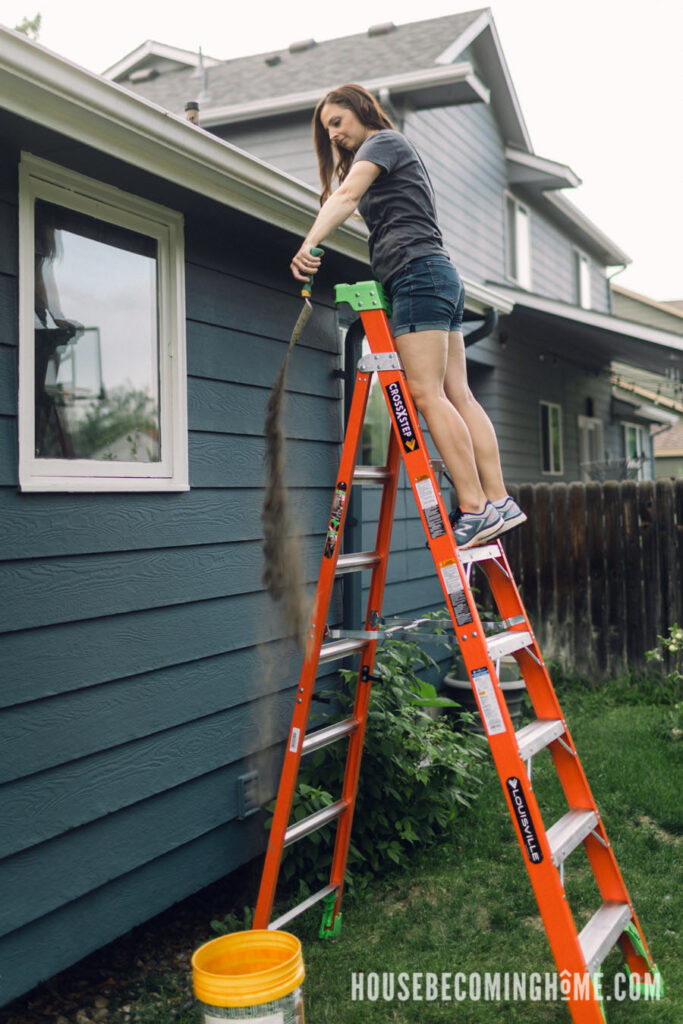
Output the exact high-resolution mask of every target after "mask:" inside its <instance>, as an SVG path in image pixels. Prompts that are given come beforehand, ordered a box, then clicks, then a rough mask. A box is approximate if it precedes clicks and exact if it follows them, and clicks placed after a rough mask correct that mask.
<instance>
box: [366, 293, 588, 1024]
mask: <svg viewBox="0 0 683 1024" xmlns="http://www.w3.org/2000/svg"><path fill="white" fill-rule="evenodd" d="M361 318H362V320H363V324H364V327H365V332H366V336H367V338H368V342H369V344H370V348H371V350H372V352H373V353H377V354H380V353H392V352H395V351H396V349H395V346H394V339H393V337H392V335H391V331H390V327H389V322H388V319H387V317H386V314H385V313H384V311H383V310H371V311H367V312H362V313H361ZM377 373H378V376H379V379H380V382H381V384H382V387H383V392H384V397H385V400H386V402H387V405H388V408H389V413H390V417H391V421H392V427H393V431H394V432H395V434H396V437H397V439H398V440H399V442H400V449H401V454H402V456H403V461H404V464H405V467H406V472H407V474H408V478H409V480H410V483H411V487H412V489H413V492H414V495H415V499H416V504H417V507H418V510H419V512H420V517H421V519H422V522H423V526H424V529H425V535H426V536H427V538H428V544H429V548H430V550H431V553H432V557H433V558H434V561H435V564H436V567H437V569H438V571H439V580H440V583H441V586H442V589H443V591H444V595H445V597H446V601H447V605H448V608H449V612H450V614H451V618H452V620H453V626H454V630H455V634H456V637H457V639H458V642H459V644H460V649H461V651H462V653H463V658H464V661H465V666H466V668H467V671H468V674H469V675H470V678H471V679H472V671H473V670H475V671H477V670H478V671H482V670H485V671H486V672H487V673H488V676H489V679H490V680H491V681H492V683H493V696H494V699H495V700H496V701H497V704H498V712H499V715H500V716H501V718H502V719H503V722H504V726H505V728H504V731H503V732H501V733H499V734H498V735H493V736H492V735H489V736H488V739H489V745H490V747H491V752H492V755H493V759H494V763H495V765H496V769H497V772H498V776H499V779H500V782H501V786H502V788H503V793H504V795H505V799H506V801H507V804H508V810H509V812H510V816H511V818H512V820H513V823H514V825H515V831H516V834H517V838H518V841H519V844H520V846H521V848H522V852H523V855H524V860H525V865H526V868H527V871H528V874H529V878H530V881H531V884H532V888H533V890H534V893H535V895H536V899H537V902H538V905H539V910H540V912H541V916H542V918H543V921H544V925H545V927H546V931H547V932H548V935H549V938H550V940H551V949H552V952H553V956H554V957H555V962H556V964H557V967H558V971H561V970H567V969H568V970H570V971H571V972H572V973H573V974H576V975H577V976H579V975H582V974H583V973H584V971H585V960H584V957H583V953H582V951H581V946H580V944H579V940H578V932H577V929H576V925H575V923H574V919H573V916H572V913H571V910H570V908H569V906H568V903H567V900H566V898H565V894H564V887H563V885H562V882H561V879H560V875H559V872H558V870H557V868H556V867H555V865H554V864H553V862H552V858H551V851H550V846H549V843H548V840H547V837H546V831H545V827H544V825H543V821H542V818H541V814H540V809H539V807H538V804H537V802H536V798H535V796H534V793H533V791H532V790H531V786H530V783H529V780H528V776H527V772H526V767H525V765H524V763H523V762H522V760H521V758H520V756H519V751H518V749H517V743H516V740H515V735H514V728H513V726H512V721H511V719H510V716H509V713H508V710H507V705H506V703H505V700H504V699H503V696H502V693H501V691H500V686H499V684H498V679H497V673H496V671H495V668H494V665H493V662H492V660H491V658H490V656H489V653H488V649H487V647H486V640H485V634H484V630H483V628H482V626H481V620H480V618H479V613H478V610H477V608H476V604H475V601H474V597H473V595H472V593H471V590H470V587H469V583H468V580H467V577H466V575H465V571H464V569H463V567H462V565H461V564H460V560H459V559H458V558H457V557H455V558H454V557H453V556H454V554H457V548H456V545H455V539H454V536H453V533H452V529H451V527H450V522H449V520H448V515H447V513H446V509H445V505H444V503H443V500H442V497H441V494H440V491H439V488H438V485H437V482H436V478H435V476H434V473H433V471H432V468H431V464H430V459H429V455H428V452H427V448H426V445H425V442H424V437H423V434H422V431H421V429H420V426H419V422H418V416H417V410H416V408H415V405H414V403H413V401H412V397H411V395H410V392H409V390H408V387H407V383H406V378H405V374H404V373H403V371H402V370H397V369H388V370H382V369H378V370H377ZM396 384H398V385H399V389H398V391H397V390H396ZM392 390H393V392H394V395H393V397H392V394H391V392H392ZM399 403H400V406H401V408H400V410H399V409H398V408H397V406H398V404H399ZM406 417H407V419H406ZM413 439H414V440H415V442H416V443H414V444H412V443H411V442H412V441H413ZM425 478H428V479H429V480H430V482H431V485H432V488H433V491H434V493H435V494H436V501H437V505H438V510H439V515H440V518H441V522H440V523H439V522H438V517H436V521H435V519H434V518H431V522H430V520H428V519H427V515H426V514H425V508H424V500H423V495H422V494H421V493H420V489H419V487H418V481H419V480H424V479H425ZM507 572H508V581H509V582H511V576H510V575H509V567H507ZM501 576H502V574H501ZM499 597H500V599H501V601H502V603H503V604H504V606H505V608H506V609H508V608H509V609H513V610H510V611H508V610H506V611H505V612H503V611H502V609H501V614H503V617H504V618H508V617H512V616H513V615H516V614H518V613H519V612H520V610H521V611H522V612H523V611H524V609H523V608H522V606H521V601H520V599H519V595H518V594H517V592H516V588H514V584H513V585H512V589H511V590H508V593H507V595H504V594H503V593H500V594H499ZM524 618H525V620H526V622H527V623H528V618H527V616H526V614H525V615H524ZM523 629H524V626H523V625H522V626H520V632H521V631H523ZM529 632H530V633H531V635H532V637H533V632H532V631H531V629H530V628H529ZM534 647H536V643H535V640H534ZM473 690H474V694H475V699H476V701H477V704H478V706H479V710H480V713H481V715H482V721H486V716H485V713H484V709H483V708H482V706H481V702H480V696H479V693H478V691H477V687H476V686H473ZM510 780H516V782H517V783H518V786H519V790H518V792H519V791H521V792H522V794H523V801H524V805H525V809H526V813H527V814H528V816H529V818H530V819H531V823H532V827H533V831H534V834H535V838H536V844H537V848H538V850H539V852H540V854H541V857H540V860H539V861H537V862H536V861H534V862H532V861H531V860H530V858H529V845H528V837H527V836H525V834H524V833H523V831H522V825H521V824H520V821H519V819H518V809H517V808H516V807H515V805H514V804H513V796H511V790H510V786H509V784H508V783H509V782H510ZM581 1011H582V1017H581V1018H577V1019H580V1020H581V1021H582V1024H600V1022H602V1014H601V1011H600V1008H599V1005H598V1003H597V1000H589V1001H588V1003H584V1002H582V1003H581Z"/></svg>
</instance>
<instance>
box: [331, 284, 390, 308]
mask: <svg viewBox="0 0 683 1024" xmlns="http://www.w3.org/2000/svg"><path fill="white" fill-rule="evenodd" d="M334 299H335V302H337V303H340V302H348V304H349V306H351V309H355V310H356V311H357V312H359V313H360V312H363V311H365V310H369V309H383V310H384V312H385V313H387V314H390V313H391V303H390V302H389V299H388V298H387V297H386V294H385V292H384V289H383V288H382V285H381V284H380V283H379V281H359V282H358V284H337V285H335V286H334Z"/></svg>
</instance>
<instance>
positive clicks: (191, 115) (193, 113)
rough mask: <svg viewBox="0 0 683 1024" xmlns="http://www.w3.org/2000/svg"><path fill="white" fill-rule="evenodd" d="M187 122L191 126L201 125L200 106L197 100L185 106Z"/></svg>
mask: <svg viewBox="0 0 683 1024" xmlns="http://www.w3.org/2000/svg"><path fill="white" fill-rule="evenodd" d="M185 120H186V121H189V122H190V124H199V104H198V103H197V101H196V100H189V101H188V102H187V103H186V104H185Z"/></svg>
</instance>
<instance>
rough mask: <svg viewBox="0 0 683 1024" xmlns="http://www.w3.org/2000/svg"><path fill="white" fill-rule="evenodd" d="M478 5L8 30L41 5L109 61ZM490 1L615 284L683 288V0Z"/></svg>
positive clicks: (293, 10) (122, 8)
mask: <svg viewBox="0 0 683 1024" xmlns="http://www.w3.org/2000/svg"><path fill="white" fill-rule="evenodd" d="M477 7H478V4H477V3H476V2H474V3H472V4H468V3H463V2H461V0H451V2H450V3H449V2H447V0H422V2H421V3H420V4H415V3H414V2H408V0H346V3H344V4H340V3H335V4H332V3H330V4H327V5H323V4H296V5H295V4H283V3H281V2H280V0H269V2H267V3H263V2H262V3H258V2H257V3H253V4H246V5H242V4H236V3H216V2H215V0H193V3H192V4H175V5H170V4H168V3H165V2H164V3H162V2H161V0H118V2H117V3H115V4H112V5H110V6H108V7H107V6H105V7H104V8H100V7H97V8H93V7H92V5H90V4H85V3H84V2H83V0H7V2H4V3H3V4H2V6H1V7H0V19H1V20H2V21H3V23H4V24H6V25H8V26H9V27H10V28H12V27H14V26H15V25H16V24H17V23H19V22H20V21H21V20H22V19H23V18H24V17H25V16H28V17H33V15H34V14H35V13H37V12H38V11H40V12H41V14H42V18H43V24H42V30H41V35H40V42H41V43H42V44H43V45H44V46H47V47H48V48H49V49H51V50H54V51H56V52H57V53H59V54H61V55H62V56H64V57H67V58H68V59H69V60H72V61H74V62H75V63H77V64H80V65H82V66H83V67H86V68H88V69H90V70H92V71H97V72H101V71H104V70H105V69H106V68H107V67H109V66H111V65H112V64H114V63H116V61H118V60H119V59H120V58H121V57H123V56H125V55H126V54H127V53H129V52H130V51H131V50H134V49H135V48H136V47H137V46H138V45H140V43H142V42H144V40H145V39H156V40H159V41H160V42H164V43H168V44H169V45H172V46H179V47H182V48H184V49H192V50H194V49H197V48H198V47H199V46H202V47H203V49H204V52H205V53H207V54H209V55H210V56H212V57H217V58H219V59H223V60H225V59H229V58H231V57H239V56H243V55H245V54H249V53H259V52H263V51H267V50H275V49H283V48H285V47H286V46H288V45H289V43H290V42H292V41H294V40H295V39H303V38H308V37H310V36H313V37H314V38H315V39H318V40H323V39H332V38H335V37H337V36H342V35H350V34H352V33H354V32H362V31H365V29H367V28H368V27H369V26H370V25H372V24H377V23H378V22H382V21H394V22H396V23H397V24H402V23H405V22H409V21H416V20H418V19H423V18H430V17H440V16H441V15H444V14H453V13H455V12H457V11H467V10H475V9H477ZM491 7H492V10H493V15H494V18H495V21H496V25H497V28H498V33H499V35H500V39H501V43H502V47H503V51H504V53H505V57H506V59H507V62H508V65H509V69H510V73H511V76H512V81H513V83H514V86H515V88H516V91H517V95H518V97H519V101H520V105H521V108H522V112H523V114H524V117H525V120H526V123H527V127H528V129H529V133H530V136H531V141H532V144H533V147H534V151H535V152H536V153H537V154H539V155H540V156H545V157H548V158H550V159H552V160H558V161H560V162H562V163H566V164H568V165H569V166H570V167H571V168H572V169H573V170H574V171H575V172H576V174H578V176H579V177H580V178H581V179H582V181H583V184H582V185H580V186H579V188H577V189H570V190H568V191H567V192H566V193H565V194H566V195H568V196H569V198H571V200H572V201H573V202H574V203H575V204H576V205H577V206H578V207H579V208H580V209H581V210H582V211H583V212H584V213H585V214H586V215H587V216H588V217H590V219H591V220H593V221H594V222H595V223H596V224H597V225H598V227H600V228H601V229H602V231H604V232H605V233H606V234H607V235H608V236H609V237H610V238H611V239H612V240H613V241H614V242H616V243H617V245H619V246H620V247H621V248H622V249H623V250H625V251H626V252H627V253H628V254H629V255H630V257H631V258H632V260H633V263H632V265H631V266H630V267H629V268H628V269H627V270H626V271H624V272H623V273H622V274H620V275H619V276H618V277H617V281H618V282H619V283H621V284H623V285H624V287H626V288H631V289H633V290H635V291H641V292H643V293H645V294H647V295H650V296H652V297H653V298H655V299H660V300H666V299H683V255H682V253H683V131H682V130H681V111H682V110H683V60H682V59H681V46H682V44H683V3H682V2H681V0H648V2H647V3H643V2H642V0H641V2H638V3H636V2H635V0H573V2H572V3H571V4H557V3H554V2H553V0H493V3H492V4H491ZM449 41H450V40H444V45H446V44H447V43H448V42H449ZM369 70H370V69H369ZM311 85H312V86H314V85H315V83H311Z"/></svg>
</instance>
